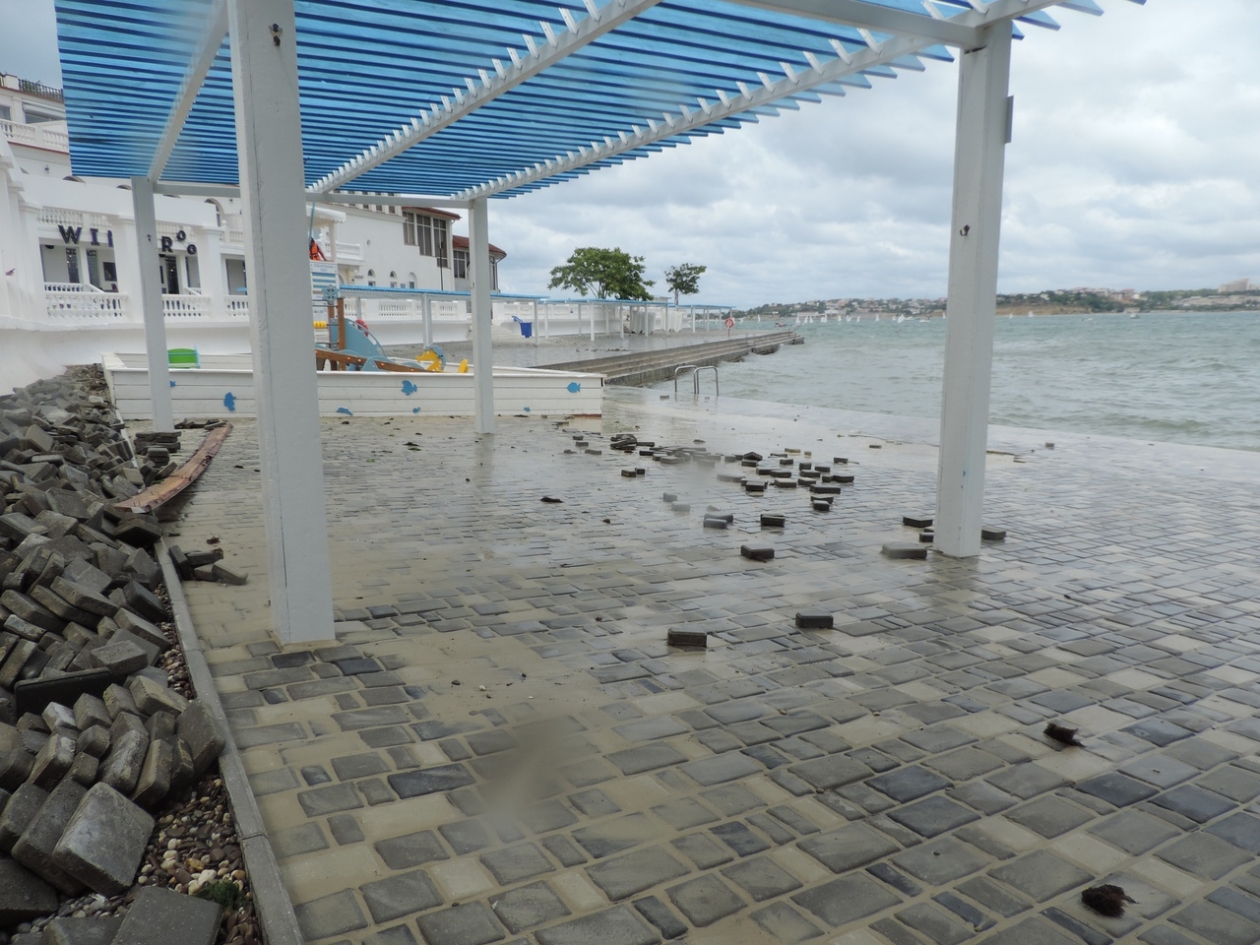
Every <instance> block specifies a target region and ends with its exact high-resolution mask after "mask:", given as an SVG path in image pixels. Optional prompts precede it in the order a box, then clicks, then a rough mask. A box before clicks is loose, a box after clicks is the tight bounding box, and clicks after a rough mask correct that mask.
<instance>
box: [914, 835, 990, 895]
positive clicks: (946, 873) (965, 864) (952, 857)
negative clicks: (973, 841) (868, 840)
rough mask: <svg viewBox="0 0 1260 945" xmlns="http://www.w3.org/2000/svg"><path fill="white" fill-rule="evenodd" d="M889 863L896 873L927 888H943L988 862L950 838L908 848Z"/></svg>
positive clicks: (976, 851) (969, 848) (969, 847)
mask: <svg viewBox="0 0 1260 945" xmlns="http://www.w3.org/2000/svg"><path fill="white" fill-rule="evenodd" d="M892 860H893V863H895V864H896V865H897V866H898V867H899V868H900V869H902V870H905V871H906V872H907V873H909V874H910V875H911V876H914V877H915V878H916V879H919V880H921V881H922V882H924V883H926V884H927V885H930V886H944V885H946V884H947V883H949V882H951V881H953V880H956V879H961V878H962V877H963V876H967V875H970V874H971V873H974V872H976V871H977V870H981V869H983V868H985V867H986V866H988V865H989V864H990V863H991V862H992V861H991V860H990V859H989V858H988V857H986V856H985V855H984V854H982V853H980V852H979V851H978V850H977V849H976V848H975V847H973V846H971V845H970V844H966V843H961V842H959V841H958V840H956V839H954V838H952V837H941V838H939V839H937V840H933V841H931V842H929V843H925V844H921V845H920V846H916V847H911V848H910V849H909V850H906V851H905V852H904V853H900V854H898V855H897V856H894V857H893V858H892Z"/></svg>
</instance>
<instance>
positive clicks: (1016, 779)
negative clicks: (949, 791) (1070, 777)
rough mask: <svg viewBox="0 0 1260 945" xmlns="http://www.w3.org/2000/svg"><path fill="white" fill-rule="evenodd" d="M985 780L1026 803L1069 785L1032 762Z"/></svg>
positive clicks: (1064, 780) (999, 772)
mask: <svg viewBox="0 0 1260 945" xmlns="http://www.w3.org/2000/svg"><path fill="white" fill-rule="evenodd" d="M985 780H986V781H987V782H988V783H989V784H992V785H993V786H994V787H996V788H998V789H999V790H1002V791H1005V792H1006V793H1007V794H1013V795H1015V796H1016V797H1018V798H1020V799H1022V800H1025V801H1026V800H1029V799H1030V798H1033V797H1036V796H1037V795H1038V794H1044V793H1046V792H1047V791H1053V790H1054V789H1055V788H1058V787H1062V786H1063V785H1064V784H1067V780H1066V779H1065V778H1063V777H1062V776H1060V775H1057V774H1055V773H1054V772H1053V771H1050V770H1048V769H1047V768H1044V767H1042V766H1041V765H1038V764H1033V763H1032V762H1026V763H1024V764H1019V765H1015V766H1013V767H1010V768H1007V769H1005V770H1004V771H998V772H997V773H995V774H992V775H990V776H989V777H987V778H985Z"/></svg>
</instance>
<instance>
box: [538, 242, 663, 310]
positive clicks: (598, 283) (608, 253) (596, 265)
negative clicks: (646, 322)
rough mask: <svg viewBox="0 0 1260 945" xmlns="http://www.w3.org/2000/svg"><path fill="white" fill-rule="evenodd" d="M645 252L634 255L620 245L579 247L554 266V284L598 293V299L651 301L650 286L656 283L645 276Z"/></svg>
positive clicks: (580, 292) (579, 290)
mask: <svg viewBox="0 0 1260 945" xmlns="http://www.w3.org/2000/svg"><path fill="white" fill-rule="evenodd" d="M643 272H644V265H643V257H642V256H631V255H630V254H629V253H623V252H622V251H621V250H620V249H601V248H599V247H596V246H586V247H583V248H581V249H575V250H574V251H573V255H572V256H570V257H569V259H568V262H566V263H565V264H564V265H563V266H556V267H555V268H554V269H552V270H551V285H550V288H553V289H554V288H556V287H557V286H560V287H564V288H568V289H573V290H574V291H576V292H577V293H578V294H580V295H588V294H590V293H592V292H593V293H594V295H595V297H596V298H597V299H636V300H639V301H644V302H647V301H650V300H651V298H652V294H651V293H650V292H648V286H650V285H653V284H654V283H652V282H650V281H647V280H645V279H644V278H643Z"/></svg>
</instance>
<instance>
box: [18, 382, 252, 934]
mask: <svg viewBox="0 0 1260 945" xmlns="http://www.w3.org/2000/svg"><path fill="white" fill-rule="evenodd" d="M197 425H198V424H193V425H192V426H197ZM199 425H200V426H204V425H205V424H199ZM186 426H187V425H186ZM179 448H180V443H179V434H169V433H140V434H137V435H136V436H135V438H134V446H133V445H132V443H131V442H129V441H128V440H127V439H126V437H124V436H123V435H122V424H121V423H120V422H118V421H117V420H116V419H115V417H114V414H113V411H112V408H111V407H110V404H109V402H108V399H107V397H106V393H105V388H104V384H103V382H102V380H101V378H100V376H99V372H95V371H94V370H93V369H75V370H72V371H71V372H69V373H67V374H65V375H62V376H61V377H59V378H55V379H53V380H46V381H40V382H37V383H35V384H32V385H30V386H29V387H27V388H24V389H22V390H19V391H16V392H15V393H13V394H11V395H7V396H0V945H9V943H10V942H12V943H17V942H19V941H20V942H22V943H24V945H34V943H35V942H36V941H38V942H40V943H42V945H60V943H71V942H72V943H75V945H80V943H82V945H106V943H108V942H112V941H114V940H115V937H116V935H117V936H118V940H119V941H122V940H123V938H127V935H130V936H131V937H130V938H127V941H133V940H134V941H142V940H143V941H152V942H166V941H173V940H175V939H176V937H178V939H179V940H180V941H181V942H184V941H194V940H195V941H198V942H204V943H205V945H212V943H213V942H214V941H215V939H216V936H219V937H220V938H221V939H222V940H223V941H230V942H237V943H244V945H256V943H257V942H258V939H259V932H258V929H257V922H256V919H255V918H254V917H253V908H252V904H251V903H249V902H248V901H247V894H246V892H245V890H246V876H245V873H244V872H243V870H242V861H241V853H240V846H239V844H238V843H237V842H236V840H235V829H234V826H233V824H232V817H231V813H230V811H229V810H228V809H227V805H226V800H225V798H224V794H223V789H222V782H221V781H219V780H217V779H216V777H215V775H216V772H215V771H214V770H212V769H214V768H215V763H216V759H217V758H218V756H219V754H220V752H221V751H222V750H223V748H224V744H225V733H224V732H223V731H222V730H221V727H220V725H219V724H218V723H217V722H216V720H215V717H214V715H213V713H212V712H211V710H210V708H209V707H208V706H207V705H206V704H204V703H202V702H200V701H198V700H196V699H195V698H192V693H191V691H190V686H189V683H188V678H187V670H186V668H185V667H184V665H183V656H182V653H180V651H179V649H178V647H176V646H175V645H174V644H175V638H174V634H173V632H172V631H171V630H170V629H168V628H169V622H168V621H169V611H168V607H167V604H166V602H165V600H164V598H163V593H164V592H163V589H162V587H161V568H160V566H159V565H158V563H157V561H156V560H155V558H154V554H155V549H154V546H155V545H156V543H157V542H158V541H159V540H160V539H161V538H162V525H161V524H160V522H159V520H158V518H157V517H156V516H155V515H152V514H138V513H134V512H131V511H125V510H122V509H119V508H118V507H117V506H116V504H115V503H117V502H118V501H120V500H123V499H127V498H129V497H131V496H134V495H135V494H136V493H137V492H138V491H139V490H140V489H142V488H144V487H146V486H148V485H151V484H153V483H155V482H157V481H159V480H160V479H162V478H163V477H165V476H167V475H169V474H170V473H171V472H173V471H174V470H175V468H176V467H177V463H176V462H175V461H173V460H172V459H171V456H172V454H173V453H176V452H178V451H179ZM175 550H177V549H175ZM181 554H182V553H181ZM222 557H223V552H222V551H221V550H219V549H215V550H213V551H194V552H191V553H189V554H188V555H187V556H186V561H187V562H188V563H190V564H191V565H192V568H193V571H194V572H196V571H197V570H199V569H201V568H208V569H210V570H211V571H212V573H213V575H214V576H213V578H212V579H213V580H223V581H225V582H227V583H244V580H245V577H244V575H240V574H237V573H236V572H235V571H233V570H231V569H229V568H227V567H226V566H223V565H221V564H220V559H221V558H222ZM176 560H177V562H178V559H176ZM182 571H183V568H181V572H182ZM194 784H196V785H197V789H196V791H195V792H194V793H193V795H192V799H191V800H186V799H185V794H184V792H186V791H187V790H188V788H189V787H191V786H193V785H194ZM177 795H178V798H177ZM176 800H178V801H180V802H181V806H180V807H178V808H176V811H177V813H174V814H173V813H170V812H169V811H170V809H171V807H172V802H173V801H176ZM207 808H208V809H207ZM155 815H156V817H155ZM155 826H157V836H156V838H155V836H154V834H155ZM211 828H213V829H211ZM194 831H195V837H194ZM156 843H160V844H161V846H162V852H161V854H160V855H159V853H157V852H150V851H152V850H153V849H154V846H155V844H156ZM192 867H196V869H197V877H196V879H194V878H193V877H192V874H191V873H189V872H188V870H189V869H190V868H192ZM225 883H226V884H227V885H228V886H230V887H231V888H230V889H226V890H225V889H223V888H219V886H216V884H220V885H221V884H225ZM165 886H171V887H173V888H174V890H176V891H178V892H184V893H196V892H198V891H199V890H202V889H205V888H207V887H212V886H214V887H215V889H213V890H211V891H213V892H215V893H216V895H215V897H214V898H215V899H216V901H217V902H219V903H220V904H216V903H215V902H210V901H204V900H200V899H194V898H191V897H189V896H187V895H177V893H176V892H175V891H171V892H168V891H167V890H166V889H163V888H159V887H165ZM146 887H152V888H146ZM80 894H84V895H80ZM67 896H78V897H79V898H75V899H65V897H67ZM224 897H226V898H227V899H231V900H239V902H234V903H232V906H233V908H231V909H230V911H229V914H228V917H227V918H228V921H227V925H226V927H225V928H224V929H221V920H222V917H223V908H222V905H224V904H228V903H224V902H223V899H224ZM132 900H134V902H132ZM128 904H130V909H129V910H127V911H126V918H125V919H122V920H121V922H122V925H121V930H120V927H119V921H120V920H119V919H118V918H114V919H104V918H100V917H101V916H106V915H109V914H111V913H115V912H117V913H120V914H121V912H122V911H123V910H124V908H125V907H126V906H127V905H128ZM54 913H56V914H58V917H56V918H48V917H50V916H52V914H54ZM128 929H130V930H131V932H128ZM190 936H191V938H190Z"/></svg>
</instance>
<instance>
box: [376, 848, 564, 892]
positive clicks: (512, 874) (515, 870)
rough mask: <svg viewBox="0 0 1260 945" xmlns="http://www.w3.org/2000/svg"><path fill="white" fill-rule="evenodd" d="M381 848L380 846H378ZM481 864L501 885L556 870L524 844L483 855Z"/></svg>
mask: <svg viewBox="0 0 1260 945" xmlns="http://www.w3.org/2000/svg"><path fill="white" fill-rule="evenodd" d="M378 846H379V845H378ZM481 862H482V863H484V864H485V866H486V869H488V870H490V872H491V873H493V874H494V878H495V879H497V880H498V881H499V884H500V885H503V886H506V885H509V884H511V883H519V882H520V881H521V880H524V879H533V878H534V877H535V876H540V875H542V874H543V873H550V872H552V871H553V870H555V867H554V866H552V865H551V861H549V860H548V859H547V858H546V857H545V856H543V854H542V851H541V850H539V849H538V847H536V846H535V845H534V844H532V843H522V844H518V845H517V846H512V847H506V848H505V849H502V850H494V851H492V852H490V853H485V854H482V856H481Z"/></svg>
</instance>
